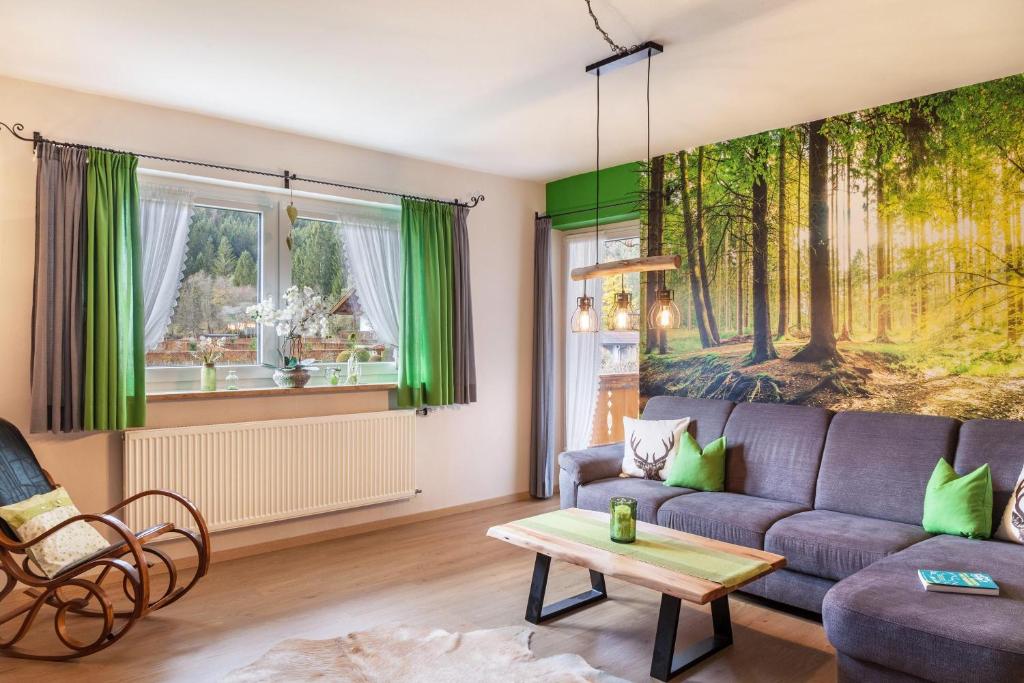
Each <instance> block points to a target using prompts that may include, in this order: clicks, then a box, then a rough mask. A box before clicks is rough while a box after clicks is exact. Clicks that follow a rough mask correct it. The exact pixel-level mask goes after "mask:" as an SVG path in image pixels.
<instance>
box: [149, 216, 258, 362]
mask: <svg viewBox="0 0 1024 683" xmlns="http://www.w3.org/2000/svg"><path fill="white" fill-rule="evenodd" d="M262 221H263V215H262V213H261V212H259V211H252V210H244V209H232V208H224V207H219V206H204V205H202V204H195V205H194V206H193V208H192V214H191V216H190V217H189V222H188V246H187V247H186V250H185V263H184V267H183V270H182V276H181V284H180V285H179V289H178V299H177V303H176V304H175V305H174V313H173V315H172V317H171V321H170V324H169V325H168V326H167V331H166V332H165V333H164V338H163V341H161V342H160V343H159V344H158V345H157V346H156V347H154V348H151V349H149V350H148V351H147V352H146V365H147V366H148V367H180V366H188V365H200V364H201V361H200V360H199V359H197V358H195V357H194V356H193V354H192V351H194V350H195V342H196V340H197V339H199V337H203V336H205V337H212V338H215V339H220V340H223V343H224V346H225V351H224V353H223V356H222V357H221V359H220V360H219V361H218V363H219V364H220V365H255V364H256V363H257V354H258V337H257V334H256V332H257V330H256V325H255V323H253V322H252V320H250V319H249V317H248V315H247V314H246V312H245V311H246V308H248V307H249V306H252V305H253V304H255V303H257V302H258V301H259V264H260V233H261V230H262Z"/></svg>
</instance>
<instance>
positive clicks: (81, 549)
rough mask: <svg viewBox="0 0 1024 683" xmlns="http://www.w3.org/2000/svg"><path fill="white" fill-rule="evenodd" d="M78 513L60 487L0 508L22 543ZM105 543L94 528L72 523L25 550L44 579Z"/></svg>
mask: <svg viewBox="0 0 1024 683" xmlns="http://www.w3.org/2000/svg"><path fill="white" fill-rule="evenodd" d="M78 514H80V513H79V512H78V508H77V507H75V504H74V503H73V502H71V496H69V495H68V493H67V491H65V490H64V487H58V488H56V489H54V490H53V491H50V492H49V493H43V494H39V495H35V496H32V497H31V498H29V499H28V500H23V501H21V502H19V503H14V504H13V505H4V506H2V507H0V517H2V518H3V520H4V521H5V522H7V524H8V525H9V526H10V527H11V528H12V529H14V533H15V534H17V535H18V538H19V539H21V540H22V541H31V540H32V539H33V538H35V537H36V536H39V535H40V534H42V533H44V532H46V531H47V530H49V529H52V528H53V527H55V526H57V525H58V524H60V523H61V522H63V521H64V520H66V519H71V518H72V517H75V516H77V515H78ZM108 546H109V544H108V543H107V541H106V540H105V539H104V538H103V536H101V535H100V533H99V532H98V531H96V529H94V528H92V527H91V526H89V525H88V524H87V523H85V522H81V521H79V522H74V523H73V524H69V525H68V526H66V527H64V528H63V529H61V530H60V531H58V532H56V533H55V534H53V535H52V536H48V537H46V538H44V539H43V540H42V541H40V542H39V543H37V544H35V545H33V546H31V547H29V548H28V549H27V552H28V555H29V556H30V557H31V558H32V560H33V561H34V562H35V563H36V565H38V566H39V568H40V569H41V570H42V571H43V573H44V574H46V575H47V576H48V577H50V578H53V577H54V576H56V575H57V574H59V573H60V571H61V570H62V569H63V568H64V567H66V566H68V565H70V564H74V563H76V562H78V561H80V560H82V559H83V558H86V557H89V556H91V555H93V554H94V553H96V552H98V551H100V550H103V549H105V548H107V547H108Z"/></svg>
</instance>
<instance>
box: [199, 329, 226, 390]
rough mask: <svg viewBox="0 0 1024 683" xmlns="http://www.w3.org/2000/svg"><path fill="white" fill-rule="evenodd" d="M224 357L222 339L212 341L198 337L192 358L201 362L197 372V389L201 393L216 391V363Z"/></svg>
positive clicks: (208, 338)
mask: <svg viewBox="0 0 1024 683" xmlns="http://www.w3.org/2000/svg"><path fill="white" fill-rule="evenodd" d="M223 355H224V339H223V337H220V338H217V339H212V338H210V337H200V338H199V340H198V341H196V343H195V348H193V349H192V357H193V358H195V359H197V360H200V361H202V363H203V367H202V369H201V370H200V371H199V373H200V374H199V388H200V389H201V390H202V391H217V361H219V360H220V359H221V356H223Z"/></svg>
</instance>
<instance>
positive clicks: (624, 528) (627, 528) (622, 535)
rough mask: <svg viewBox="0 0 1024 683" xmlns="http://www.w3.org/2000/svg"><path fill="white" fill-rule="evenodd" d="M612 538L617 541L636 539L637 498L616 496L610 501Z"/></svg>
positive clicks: (609, 511) (629, 541) (630, 541)
mask: <svg viewBox="0 0 1024 683" xmlns="http://www.w3.org/2000/svg"><path fill="white" fill-rule="evenodd" d="M608 514H609V524H610V529H609V531H610V532H611V539H612V540H613V541H615V542H616V543H633V542H634V541H636V498H626V497H624V496H623V497H615V498H612V499H611V500H610V501H609V502H608Z"/></svg>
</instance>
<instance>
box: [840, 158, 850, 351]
mask: <svg viewBox="0 0 1024 683" xmlns="http://www.w3.org/2000/svg"><path fill="white" fill-rule="evenodd" d="M843 177H844V180H845V182H846V214H845V222H844V227H845V228H846V230H845V231H844V233H845V235H846V278H845V282H844V278H843V274H842V269H841V268H840V267H839V264H836V271H838V272H839V279H840V282H841V284H842V286H843V308H844V309H845V312H846V315H845V317H843V331H842V332H840V333H839V341H850V333H851V332H852V330H853V322H852V320H853V296H852V294H853V292H852V290H853V284H852V283H851V281H850V263H851V256H850V230H851V228H850V154H849V152H847V154H846V168H845V171H844V174H843ZM836 232H837V233H838V232H839V229H838V228H837V229H836Z"/></svg>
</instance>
